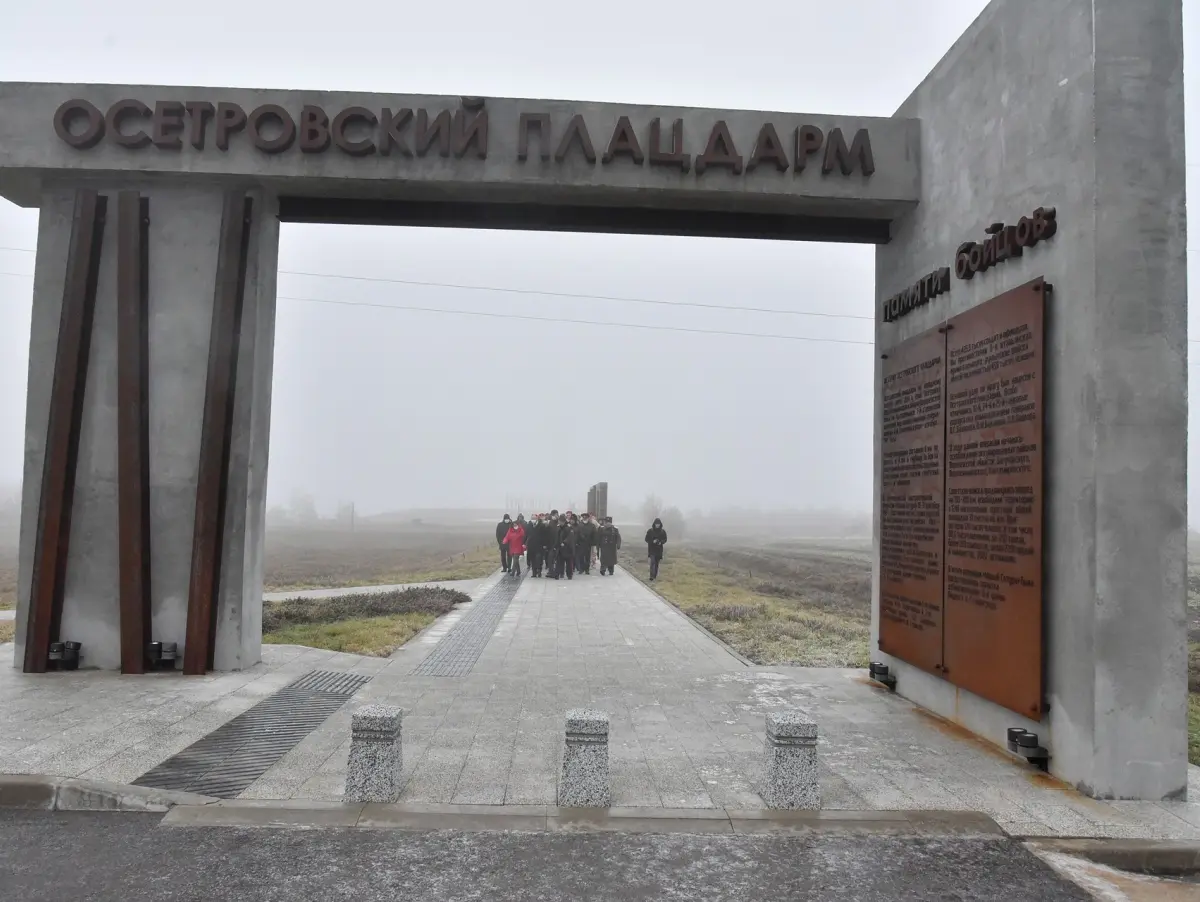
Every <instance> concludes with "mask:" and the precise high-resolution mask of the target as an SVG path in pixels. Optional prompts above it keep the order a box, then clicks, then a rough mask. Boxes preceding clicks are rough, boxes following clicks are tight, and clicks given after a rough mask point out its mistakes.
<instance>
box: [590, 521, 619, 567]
mask: <svg viewBox="0 0 1200 902" xmlns="http://www.w3.org/2000/svg"><path fill="white" fill-rule="evenodd" d="M596 546H597V547H598V548H599V549H600V575H601V576H604V571H605V570H607V571H608V575H609V576H611V575H612V573H613V568H614V567H616V566H617V552H618V551H620V550H621V531H620V530H619V529H617V528H616V527H615V526H613V521H612V517H605V518H604V523H603V525H602V526H601V527H600V528H599V529H598V530H596Z"/></svg>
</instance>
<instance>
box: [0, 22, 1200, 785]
mask: <svg viewBox="0 0 1200 902" xmlns="http://www.w3.org/2000/svg"><path fill="white" fill-rule="evenodd" d="M1181 35H1182V11H1181V2H1180V0H1139V2H1138V3H1129V2H1128V0H1058V2H1055V3H1046V2H1044V0H995V2H993V3H992V4H991V5H990V6H988V8H987V9H986V10H985V11H984V12H983V13H982V15H981V16H980V17H979V18H978V20H977V21H976V22H975V23H974V24H973V25H972V26H971V28H970V29H968V31H967V33H966V34H964V35H963V37H962V38H961V39H960V40H959V41H958V43H957V44H956V45H955V46H954V47H953V48H952V49H951V50H950V52H949V53H948V54H947V55H946V56H945V58H944V59H943V60H942V61H941V62H940V63H939V64H938V66H937V67H936V68H935V69H934V71H933V72H932V73H931V74H930V75H929V76H928V78H927V79H926V80H925V82H924V83H923V84H922V85H921V86H920V87H919V88H917V90H916V91H915V92H914V93H913V94H912V96H911V97H910V98H909V99H908V100H907V101H906V102H905V103H904V105H903V106H902V107H901V108H900V110H899V111H898V112H897V114H896V116H895V117H894V118H890V119H870V118H863V117H843V116H808V115H800V114H790V113H759V112H747V111H718V110H700V109H671V108H660V107H634V106H617V105H612V104H575V103H567V102H561V101H544V100H505V99H496V98H469V97H467V98H446V97H414V96H396V95H363V94H331V93H319V92H288V91H253V90H242V89H215V88H172V87H146V86H140V87H130V86H110V85H47V84H2V85H0V194H2V195H3V196H4V197H6V198H8V199H9V200H11V201H13V202H15V203H18V204H21V205H23V206H29V207H39V208H40V209H41V219H40V224H39V236H38V248H37V262H36V272H35V276H34V307H33V330H32V331H33V334H32V341H31V348H30V351H31V353H30V364H29V390H28V412H27V422H26V444H25V448H26V455H25V483H24V484H25V489H24V501H23V510H22V526H21V553H20V593H19V598H20V601H19V607H18V612H17V648H16V658H15V662H16V666H18V667H22V668H24V669H25V670H26V671H30V672H41V671H44V670H46V669H47V661H48V655H49V646H50V643H51V642H56V641H60V640H72V641H79V642H82V643H83V648H84V655H85V658H86V662H87V664H88V665H89V666H97V667H101V668H111V669H116V668H121V669H122V670H123V671H125V672H128V673H139V672H141V671H142V669H143V667H144V655H145V647H146V644H147V642H149V641H150V640H151V639H154V640H159V641H162V640H166V641H176V642H178V643H180V645H181V647H182V649H183V653H182V657H183V661H184V665H183V669H184V672H185V673H186V674H199V673H204V672H205V671H207V670H210V669H217V670H227V669H238V668H244V667H248V666H251V665H253V664H255V663H256V662H257V661H258V660H259V658H260V652H261V588H262V549H263V528H264V520H265V488H266V468H267V441H268V433H269V423H270V402H271V367H272V348H273V331H274V321H275V277H276V256H277V246H278V235H279V223H280V222H281V221H283V222H336V223H379V224H403V225H425V226H427V225H441V226H470V227H476V228H478V227H495V228H535V229H558V230H583V231H623V232H635V233H647V234H651V233H653V234H658V233H670V234H681V235H711V236H736V237H755V238H774V239H793V240H830V241H854V242H864V243H872V244H875V245H876V247H877V250H876V283H877V287H876V290H877V296H878V302H879V303H878V313H877V319H876V341H877V351H878V354H877V360H876V367H877V372H876V383H877V390H876V400H875V424H876V425H875V449H876V453H875V487H876V499H877V508H876V516H875V524H876V527H875V548H876V571H875V579H874V603H873V617H872V646H871V648H872V657H876V658H877V659H878V660H880V661H881V662H884V663H887V664H888V665H889V666H890V668H891V673H892V675H894V676H895V677H897V680H898V684H897V688H898V691H899V692H900V693H901V694H902V695H904V696H905V697H907V698H909V699H912V700H913V701H915V702H917V703H919V704H921V705H923V706H925V707H926V708H929V709H931V710H932V711H934V712H936V713H938V714H941V715H944V716H946V717H950V718H953V719H954V720H956V721H957V722H959V723H961V724H963V725H965V726H966V727H968V728H969V729H971V730H973V731H975V732H976V733H978V734H979V735H981V736H982V737H984V738H986V739H988V740H990V741H992V742H995V743H998V744H1004V742H1005V730H1006V729H1007V728H1009V727H1023V728H1025V729H1028V730H1030V731H1033V732H1035V733H1037V734H1038V738H1039V741H1040V742H1041V744H1042V745H1044V746H1046V747H1047V748H1049V750H1050V753H1051V759H1050V770H1051V772H1052V773H1054V774H1056V775H1057V776H1059V777H1061V778H1063V779H1064V780H1066V781H1068V782H1070V783H1072V784H1074V785H1076V786H1078V787H1079V788H1081V789H1082V790H1083V791H1085V792H1088V793H1091V794H1093V795H1095V796H1098V797H1106V798H1109V797H1114V798H1128V799H1162V798H1172V797H1181V796H1183V795H1184V794H1185V793H1186V787H1187V757H1186V729H1185V727H1186V692H1187V681H1186V642H1185V635H1186V622H1185V567H1186V509H1185V507H1186V502H1185V497H1186V496H1185V489H1186V454H1185V450H1186V438H1187V368H1186V367H1187V342H1186V334H1185V321H1186V286H1185V279H1186V276H1185V265H1186V264H1185V244H1186V236H1185V231H1186V229H1185V212H1184V171H1185V170H1184V139H1183V134H1184V122H1183V87H1182V68H1183V66H1182V38H1181ZM597 500H598V499H597Z"/></svg>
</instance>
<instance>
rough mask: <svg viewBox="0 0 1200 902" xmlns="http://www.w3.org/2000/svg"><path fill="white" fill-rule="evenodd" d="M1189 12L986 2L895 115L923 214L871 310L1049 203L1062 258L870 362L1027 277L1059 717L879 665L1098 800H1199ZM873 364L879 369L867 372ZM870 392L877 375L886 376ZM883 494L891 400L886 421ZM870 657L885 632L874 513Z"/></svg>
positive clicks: (1002, 279) (884, 335)
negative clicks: (1039, 360) (1046, 753)
mask: <svg viewBox="0 0 1200 902" xmlns="http://www.w3.org/2000/svg"><path fill="white" fill-rule="evenodd" d="M1182 33H1183V26H1182V11H1181V2H1180V0H1139V2H1137V3H1129V2H1127V0H1062V2H1056V3H1045V2H1040V0H996V2H993V3H992V4H991V5H990V6H989V7H988V8H987V9H986V10H985V11H984V12H983V13H982V14H981V15H980V17H979V19H978V20H976V22H975V23H974V24H973V25H972V26H971V28H970V29H968V31H967V32H966V34H964V35H963V37H962V38H961V39H960V40H959V41H958V43H957V44H956V45H955V46H954V47H953V48H952V49H951V50H950V52H949V53H948V54H947V55H946V57H945V58H944V59H943V60H942V61H941V62H940V63H939V64H938V66H937V67H936V68H935V69H934V70H933V72H932V73H931V74H930V76H929V77H928V78H927V79H926V81H925V82H924V83H923V84H922V85H921V86H920V87H919V88H918V89H917V90H916V91H915V92H914V93H913V95H912V96H911V97H910V98H909V99H908V100H907V101H906V102H905V103H904V104H903V106H901V108H900V110H899V111H898V112H897V115H898V116H902V117H917V118H920V120H921V123H922V125H921V145H922V153H921V155H922V175H921V179H922V186H921V198H922V199H921V203H920V206H919V207H918V208H917V209H916V210H915V211H914V212H913V213H912V214H910V215H909V216H907V217H906V218H905V219H904V220H902V221H900V222H899V223H897V224H896V225H895V226H894V228H893V240H892V242H891V243H890V244H888V245H886V246H881V247H880V248H879V249H878V251H877V255H876V287H877V293H878V300H879V301H880V302H882V301H883V299H885V298H887V297H889V296H891V295H892V294H894V293H896V292H898V291H900V290H902V289H904V288H905V287H907V286H909V285H911V284H913V283H914V282H915V281H916V280H917V279H918V278H920V277H921V276H922V275H923V274H925V273H928V272H930V271H932V270H934V269H936V268H938V267H940V266H946V265H951V266H952V265H953V260H954V252H955V249H956V248H957V246H958V244H959V243H960V242H962V241H966V240H979V239H980V238H981V237H982V235H983V230H984V229H985V228H986V227H987V226H988V224H990V223H992V222H998V221H1006V222H1012V221H1014V220H1015V219H1016V218H1018V217H1020V216H1023V215H1028V214H1029V213H1030V212H1032V211H1033V210H1034V209H1035V208H1037V207H1039V206H1043V205H1046V206H1054V207H1056V208H1057V210H1058V222H1059V233H1058V235H1057V236H1056V237H1055V238H1054V239H1053V241H1052V242H1048V243H1047V244H1046V245H1044V246H1040V247H1038V248H1036V249H1034V250H1033V251H1030V252H1027V253H1026V254H1025V255H1024V257H1022V258H1021V259H1014V260H1010V261H1007V262H1005V263H1003V264H1002V265H999V266H997V267H995V268H993V269H991V270H989V271H988V272H987V273H985V274H982V275H979V276H976V277H975V279H973V280H972V281H970V282H964V281H960V280H957V279H956V280H954V283H953V287H952V290H951V292H950V294H949V295H946V296H943V297H939V298H937V299H935V300H933V301H932V302H930V303H929V304H928V305H926V306H924V307H920V308H918V309H917V310H915V311H913V312H912V313H911V314H909V315H907V316H905V317H903V318H902V319H901V320H899V321H898V322H895V323H890V324H889V323H884V322H882V321H878V320H877V323H876V338H877V342H878V348H877V350H879V351H880V352H886V351H887V350H888V349H889V348H891V347H893V346H895V345H896V344H898V343H899V342H901V341H903V340H905V339H906V338H908V337H911V336H913V335H916V334H919V333H921V332H924V331H925V330H927V329H929V328H931V327H932V326H935V325H937V324H939V323H941V322H943V321H944V320H945V319H946V318H948V317H949V316H951V315H954V314H957V313H960V312H962V311H964V310H967V309H970V308H972V307H974V306H976V305H978V304H980V303H982V302H984V301H986V300H988V299H990V298H992V297H994V296H996V295H998V294H1000V293H1001V292H1003V291H1006V290H1008V289H1011V288H1014V287H1016V286H1018V285H1021V284H1023V283H1025V282H1027V281H1029V280H1031V279H1033V278H1036V277H1038V276H1045V277H1046V279H1047V281H1049V282H1051V283H1053V286H1054V291H1053V295H1052V297H1051V299H1050V301H1049V304H1048V308H1047V310H1048V312H1047V331H1046V374H1045V378H1046V382H1045V386H1046V402H1045V411H1046V419H1045V480H1044V485H1045V520H1044V522H1045V527H1044V531H1045V545H1044V554H1045V561H1044V568H1045V577H1044V586H1045V590H1044V607H1045V624H1046V634H1045V637H1046V638H1045V649H1046V654H1045V657H1046V684H1047V697H1048V702H1049V705H1050V710H1049V713H1048V715H1047V716H1046V718H1045V719H1044V721H1043V722H1041V723H1034V722H1031V721H1027V720H1025V719H1024V718H1021V717H1019V716H1017V715H1015V714H1013V713H1011V712H1009V711H1006V710H1004V709H1002V708H1000V707H998V706H996V705H994V704H992V703H990V702H987V701H985V700H983V699H980V698H978V697H976V696H973V695H971V694H970V693H967V692H965V691H960V690H956V689H955V687H954V686H953V685H951V684H950V683H949V682H946V681H944V680H942V679H939V678H938V677H935V676H933V675H930V674H927V673H925V672H923V671H920V670H917V669H916V668H913V667H911V666H908V665H906V664H904V663H903V662H901V661H899V660H898V659H895V658H889V657H887V656H881V657H882V658H883V660H885V661H886V663H888V664H889V665H890V666H891V668H892V674H893V675H895V676H896V677H897V679H898V686H897V688H898V691H899V692H900V693H901V694H902V695H905V696H907V697H908V698H910V699H912V700H914V701H916V702H918V703H920V704H921V705H924V706H925V707H927V708H930V709H932V710H933V711H935V712H937V713H939V714H942V715H944V716H946V717H950V718H953V719H955V720H957V721H959V722H960V723H962V724H964V725H965V726H967V727H968V728H970V729H971V730H973V731H975V732H977V733H979V734H981V735H983V736H985V737H986V738H988V739H990V740H991V741H993V742H995V743H996V744H997V745H1001V746H1002V745H1003V744H1004V741H1005V729H1006V728H1007V727H1023V728H1025V729H1028V730H1032V731H1033V732H1035V733H1037V734H1038V735H1039V738H1040V739H1041V742H1042V744H1043V745H1045V746H1047V747H1048V748H1049V749H1050V752H1051V755H1052V758H1051V762H1050V768H1051V772H1052V773H1054V774H1055V775H1056V776H1059V777H1061V778H1062V779H1064V780H1066V781H1068V782H1070V783H1072V784H1074V785H1076V786H1078V787H1079V788H1080V789H1082V790H1083V791H1085V792H1088V793H1090V794H1092V795H1094V796H1096V797H1099V798H1122V799H1155V800H1157V799H1166V798H1179V797H1183V796H1184V794H1185V793H1186V788H1187V743H1186V710H1187V708H1186V706H1187V677H1186V667H1187V648H1186V616H1185V615H1186V589H1185V586H1186V580H1185V569H1186V530H1187V517H1186V497H1187V495H1186V440H1187V338H1186V329H1185V325H1186V305H1187V293H1186V284H1185V282H1186V256H1185V247H1186V224H1185V214H1184V177H1185V176H1184V173H1185V169H1184V143H1183V136H1184V126H1183V74H1182V73H1183V49H1182ZM877 367H878V362H877ZM877 382H878V369H877ZM875 424H876V425H875V430H876V432H875V436H876V459H875V480H876V498H878V497H879V465H880V461H879V441H880V402H879V395H878V393H877V394H876V410H875ZM875 522H876V537H875V538H876V544H875V547H876V571H875V572H876V578H875V593H874V595H875V598H874V605H873V618H872V656H873V657H875V656H876V653H875V651H874V650H875V649H877V648H878V646H877V645H876V644H875V643H876V641H877V639H878V635H879V632H878V627H879V622H878V621H879V579H878V575H879V561H878V549H879V535H878V524H879V511H878V507H877V509H876V517H875Z"/></svg>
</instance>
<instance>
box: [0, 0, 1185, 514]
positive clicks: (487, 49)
mask: <svg viewBox="0 0 1200 902" xmlns="http://www.w3.org/2000/svg"><path fill="white" fill-rule="evenodd" d="M985 5H986V4H985V0H909V2H907V3H904V4H891V3H883V2H880V0H843V2H841V3H838V4H827V3H818V2H794V3H791V4H786V5H783V6H780V7H778V8H772V9H771V10H769V11H768V10H766V9H759V8H753V9H752V10H751V9H749V8H748V9H747V12H746V14H745V15H744V16H739V15H737V14H736V13H737V11H735V10H731V9H730V8H729V7H726V6H722V5H718V4H715V3H713V4H711V5H706V4H699V5H693V6H691V7H687V8H680V7H677V6H676V5H674V4H667V3H661V2H660V3H650V4H647V3H644V2H641V3H634V2H628V0H617V2H613V3H609V4H607V5H605V6H604V7H603V10H602V17H600V18H598V16H600V15H601V11H600V10H598V9H593V8H590V7H589V8H583V7H571V6H570V5H563V4H550V3H543V2H538V3H532V2H528V3H524V4H521V5H519V7H516V6H511V5H509V6H506V5H502V4H500V5H497V4H492V3H485V2H482V0H462V2H460V3H457V4H454V5H452V6H448V5H444V4H422V5H415V4H382V3H372V2H366V3H360V4H356V5H355V6H354V7H353V8H352V9H351V10H350V14H349V15H346V16H343V17H340V18H337V19H334V20H330V18H329V15H330V11H331V9H333V8H331V7H330V6H328V5H327V4H320V5H318V4H315V3H311V2H300V3H294V4H290V5H289V6H288V8H287V12H286V15H284V14H283V13H281V12H279V11H278V10H279V7H278V5H277V4H269V3H264V2H259V0H254V2H238V3H236V4H234V3H232V2H228V0H217V2H209V3H206V4H203V6H202V7H197V8H196V9H202V10H203V13H202V14H200V13H188V12H183V11H175V12H172V11H169V10H167V9H166V8H165V7H164V6H163V5H162V4H159V3H153V4H152V3H148V2H135V0H115V2H112V3H109V4H104V5H102V6H99V7H98V6H96V5H95V4H89V3H83V2H81V0H70V2H47V3H43V4H39V5H36V6H35V5H34V4H24V5H21V6H19V7H15V8H13V9H6V11H5V27H4V29H3V30H2V32H0V80H6V81H22V80H28V81H81V82H129V83H134V84H139V83H145V84H184V85H222V86H224V85H231V86H245V87H268V88H269V87H275V88H311V89H344V90H362V91H394V92H411V93H418V92H428V93H441V94H449V95H455V94H479V95H492V96H515V97H564V98H571V99H580V100H605V101H618V102H628V103H661V104H678V105H692V106H711V107H731V108H736V107H742V108H752V109H764V110H800V111H807V112H831V113H843V114H863V115H890V114H891V113H892V112H893V111H894V110H895V109H896V107H897V106H898V105H899V104H900V103H901V102H902V101H903V100H904V98H905V97H906V96H907V95H908V94H909V93H910V92H911V90H912V89H913V88H914V87H915V86H916V85H917V84H918V83H919V81H920V80H921V78H922V77H923V76H924V75H925V73H926V72H927V71H928V70H929V69H930V68H931V67H932V66H933V64H934V63H935V62H936V61H937V60H938V59H939V58H940V57H941V55H942V54H943V53H944V52H945V50H946V49H947V48H948V47H949V46H950V45H951V44H952V42H953V41H954V40H955V39H956V38H957V37H958V35H959V34H960V33H961V32H962V31H963V30H964V29H965V28H966V27H967V25H969V23H970V22H971V20H972V19H973V18H974V17H975V16H976V15H977V14H978V12H979V11H980V10H981V9H982V8H983V7H984V6H985ZM1185 5H1186V15H1187V19H1186V20H1185V23H1186V24H1185V27H1186V30H1187V35H1186V39H1187V50H1188V60H1189V63H1190V65H1189V67H1188V72H1187V78H1188V111H1189V120H1188V137H1189V146H1190V147H1191V148H1196V147H1197V146H1200V133H1198V128H1200V126H1198V125H1197V123H1200V100H1198V98H1200V79H1198V78H1197V74H1196V73H1197V71H1198V65H1197V64H1196V63H1195V60H1197V59H1200V57H1198V55H1197V54H1200V0H1186V4H1185ZM1190 159H1191V160H1195V161H1197V163H1200V156H1197V155H1196V154H1195V153H1192V154H1191V156H1190ZM1198 180H1200V166H1197V165H1189V195H1190V197H1191V198H1192V199H1193V201H1195V199H1196V198H1197V194H1196V184H1197V182H1198ZM1192 207H1193V209H1196V208H1197V206H1196V204H1195V203H1193V204H1192ZM36 225H37V214H36V211H29V210H20V209H17V208H15V207H13V206H11V205H8V204H6V203H5V202H3V201H0V273H2V274H0V495H2V494H3V493H4V487H8V490H9V491H12V490H13V489H12V487H15V486H17V485H19V482H20V478H21V460H22V447H23V428H24V427H23V424H24V402H25V385H26V370H27V363H28V341H29V321H30V294H31V287H32V280H31V279H30V278H29V277H28V275H27V274H28V273H31V272H32V269H33V254H32V253H31V252H30V249H32V248H33V247H34V244H35V241H36ZM1197 243H1198V242H1197V240H1196V239H1192V241H1191V244H1192V246H1193V247H1195V246H1197ZM1198 261H1200V253H1197V252H1196V251H1191V252H1190V253H1189V275H1190V283H1191V285H1193V286H1196V285H1200V265H1198ZM280 270H281V274H280V277H279V295H280V299H279V307H278V322H277V331H276V344H275V357H276V362H275V381H274V398H273V409H272V429H271V451H270V455H271V463H270V480H269V501H270V503H271V504H273V505H274V504H287V503H288V501H289V499H290V497H291V496H292V494H293V493H294V492H297V491H304V492H308V493H311V494H312V495H313V496H315V498H316V500H317V504H318V507H319V509H320V510H321V511H322V512H323V513H326V514H332V513H333V512H334V509H335V506H336V505H337V503H338V502H340V501H354V502H355V504H356V507H357V510H358V511H359V512H360V513H363V514H369V513H372V512H379V511H387V510H395V509H401V508H436V507H485V508H486V507H497V508H498V507H500V506H501V505H503V504H504V501H505V499H506V498H509V497H511V496H517V497H523V498H534V497H536V498H539V499H541V498H549V499H552V500H556V501H560V502H562V503H564V504H565V503H566V501H567V500H569V499H582V498H583V497H584V495H585V493H586V490H587V487H588V486H589V485H591V484H592V483H595V482H597V481H600V480H607V481H608V482H609V484H610V493H611V496H612V498H613V499H614V500H615V501H616V502H619V503H621V504H636V503H638V502H639V501H640V499H641V498H642V497H643V496H645V495H646V494H648V493H650V492H654V493H656V494H657V495H659V496H661V497H662V498H663V499H664V500H665V501H666V502H667V503H669V504H672V505H677V506H679V507H681V508H683V509H685V510H694V509H713V508H719V507H723V506H728V505H740V506H746V507H754V506H758V507H764V508H841V509H845V510H848V511H866V510H869V509H870V503H871V454H872V451H871V448H872V435H871V432H872V397H873V386H872V359H873V358H872V353H873V352H872V348H871V344H870V343H871V340H872V326H871V316H872V308H873V296H874V295H873V250H872V248H871V247H869V246H842V245H832V244H797V243H786V242H766V241H758V242H756V241H733V240H715V239H695V238H688V239H682V238H654V237H642V236H622V235H567V234H545V233H528V232H526V233H522V232H499V231H496V232H491V231H468V230H417V229H400V228H387V229H385V228H365V227H334V226H299V225H285V226H284V227H283V232H282V244H281V250H280ZM299 273H307V274H321V275H320V276H316V275H299ZM338 276H355V277H359V278H356V279H349V278H339V277H338ZM361 277H368V278H369V279H376V280H381V281H367V280H364V279H362V278H361ZM386 280H394V281H386ZM412 282H423V283H448V284H451V285H458V286H464V285H466V286H475V287H476V288H481V289H492V290H474V289H467V288H454V287H435V286H431V285H428V284H426V285H414V284H406V283H412ZM495 289H510V290H507V291H498V290H495ZM1192 290H1193V291H1195V290H1196V289H1195V288H1193V289H1192ZM533 292H548V293H549V294H535V293H533ZM562 294H568V295H574V297H563V296H561V295H562ZM580 295H584V296H589V297H579V296H580ZM617 298H625V299H638V300H641V301H656V302H662V303H637V302H633V301H631V300H616V299H617ZM668 304H675V305H676V306H674V307H672V306H667V305H668ZM684 304H692V305H719V306H727V307H734V308H746V307H756V308H774V309H779V310H784V311H790V313H762V312H751V311H748V310H745V309H740V310H738V309H734V310H725V309H710V308H708V307H703V308H702V307H696V306H683V305H684ZM386 307H391V308H394V309H384V308H386ZM413 307H419V308H431V309H432V310H435V311H439V312H429V309H425V310H420V311H418V310H412V309H395V308H413ZM800 313H808V314H824V315H820V316H810V315H799V314H800ZM564 320H575V321H576V322H565V321H564ZM578 321H585V322H578ZM689 330H691V331H689ZM704 333H710V334H704ZM711 333H724V334H711ZM728 333H754V334H755V335H756V336H767V337H750V336H747V335H744V334H728ZM1191 373H1192V374H1193V376H1194V374H1195V373H1196V367H1195V366H1194V365H1193V367H1192V369H1191ZM1190 394H1191V397H1192V399H1193V400H1192V401H1191V403H1192V404H1193V405H1195V404H1196V403H1198V402H1197V400H1195V399H1197V398H1198V397H1200V393H1198V392H1197V391H1196V390H1195V388H1194V387H1193V390H1192V391H1191V393H1190ZM1197 453H1198V448H1197V446H1196V445H1195V443H1193V444H1192V446H1191V447H1190V448H1189V458H1190V464H1191V467H1192V468H1194V467H1195V466H1196V464H1197ZM1196 491H1197V484H1196V483H1195V482H1194V481H1193V482H1192V483H1191V485H1190V487H1189V494H1192V493H1195V492H1196ZM1191 500H1192V504H1191V505H1190V506H1191V508H1192V510H1195V511H1200V504H1198V503H1197V502H1198V501H1200V498H1196V497H1195V496H1194V495H1193V497H1192V499H1191Z"/></svg>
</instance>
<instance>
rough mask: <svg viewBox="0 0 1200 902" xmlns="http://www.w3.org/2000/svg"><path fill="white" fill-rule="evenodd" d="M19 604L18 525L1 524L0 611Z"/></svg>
mask: <svg viewBox="0 0 1200 902" xmlns="http://www.w3.org/2000/svg"><path fill="white" fill-rule="evenodd" d="M16 606H17V525H16V523H7V522H5V523H4V524H0V611H5V610H8V609H9V608H15V607H16Z"/></svg>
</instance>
